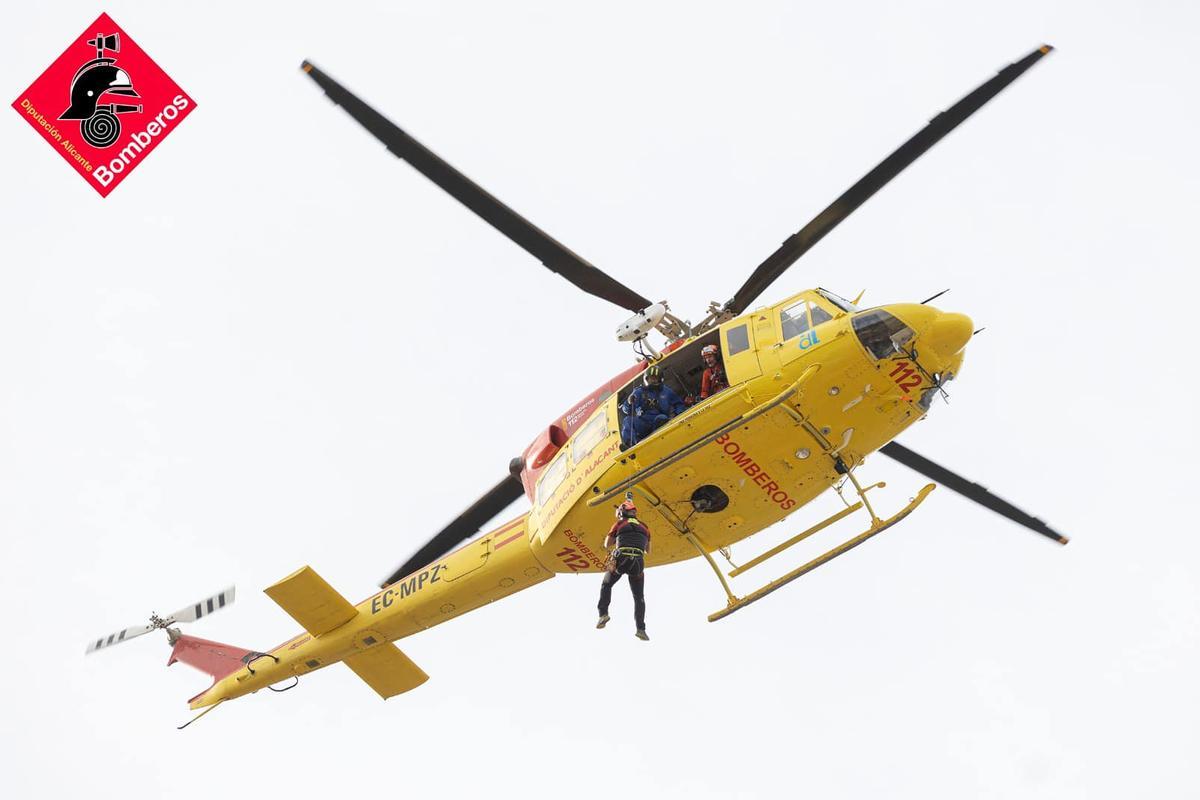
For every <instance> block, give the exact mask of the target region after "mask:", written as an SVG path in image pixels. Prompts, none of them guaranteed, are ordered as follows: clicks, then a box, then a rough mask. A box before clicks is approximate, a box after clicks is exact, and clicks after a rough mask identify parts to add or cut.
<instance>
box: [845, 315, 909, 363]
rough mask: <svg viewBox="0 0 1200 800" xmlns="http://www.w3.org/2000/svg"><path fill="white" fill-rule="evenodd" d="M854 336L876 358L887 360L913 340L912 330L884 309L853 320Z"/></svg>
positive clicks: (858, 316)
mask: <svg viewBox="0 0 1200 800" xmlns="http://www.w3.org/2000/svg"><path fill="white" fill-rule="evenodd" d="M850 322H851V324H852V325H853V326H854V334H855V335H856V336H858V340H859V341H860V342H862V345H863V347H865V348H867V352H868V353H870V354H871V355H872V356H873V357H874V358H876V359H880V358H887V357H889V356H892V355H895V354H896V353H899V352H901V348H902V347H904V346H905V345H907V344H908V342H909V341H911V340H912V338H913V336H914V333H913V330H912V328H910V327H908V326H907V325H905V324H904V323H903V322H901V321H900V320H898V319H896V318H895V317H893V316H892V315H891V314H889V313H888V312H886V311H883V310H882V309H878V308H876V309H874V310H872V311H866V312H863V313H862V314H859V315H857V316H855V317H854V318H853V319H851V321H850Z"/></svg>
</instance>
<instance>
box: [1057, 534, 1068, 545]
mask: <svg viewBox="0 0 1200 800" xmlns="http://www.w3.org/2000/svg"><path fill="white" fill-rule="evenodd" d="M1070 542H1071V540H1070V538H1068V537H1066V536H1059V537H1058V543H1059V544H1061V545H1064V546H1066V545H1067V544H1070Z"/></svg>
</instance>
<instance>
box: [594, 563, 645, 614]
mask: <svg viewBox="0 0 1200 800" xmlns="http://www.w3.org/2000/svg"><path fill="white" fill-rule="evenodd" d="M642 569H643V563H642V557H641V556H628V555H622V554H618V555H617V559H616V563H615V564H613V566H612V569H610V570H609V571H608V572H606V573H604V580H602V581H601V582H600V605H599V608H600V615H601V616H604V615H605V614H607V613H608V604H609V603H610V602H611V601H612V587H613V585H614V584H615V583H616V582H617V581H619V580H621V576H622V575H628V576H629V588H630V590H631V591H632V592H633V618H634V620H635V621H636V622H637V629H638V630H639V631H641V630H645V629H646V597H645V595H644V594H643V590H644V588H645V586H646V575H645V573H644V572H643V571H642Z"/></svg>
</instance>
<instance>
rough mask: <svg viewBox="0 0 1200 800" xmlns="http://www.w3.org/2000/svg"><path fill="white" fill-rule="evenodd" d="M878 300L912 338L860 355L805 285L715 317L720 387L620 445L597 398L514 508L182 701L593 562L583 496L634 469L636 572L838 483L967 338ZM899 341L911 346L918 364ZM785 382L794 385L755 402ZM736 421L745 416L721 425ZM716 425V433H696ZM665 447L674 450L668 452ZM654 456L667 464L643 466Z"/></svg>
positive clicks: (606, 509) (907, 415) (948, 366)
mask: <svg viewBox="0 0 1200 800" xmlns="http://www.w3.org/2000/svg"><path fill="white" fill-rule="evenodd" d="M800 301H807V302H808V303H809V304H810V307H812V308H814V309H815V308H821V309H824V310H825V311H826V312H827V314H824V315H822V316H823V317H824V316H832V319H828V320H827V321H825V322H821V323H819V324H815V325H812V326H810V327H809V328H808V330H806V331H805V332H803V333H802V334H799V335H794V334H793V335H789V333H788V331H787V330H786V329H785V325H786V322H787V318H786V316H785V315H784V313H783V312H784V310H785V309H791V308H795V305H796V304H797V303H798V302H800ZM881 310H883V311H886V312H888V313H890V314H891V315H893V316H894V317H895V318H897V319H899V320H900V321H901V322H903V323H904V324H905V325H906V326H907V327H908V328H909V329H911V331H912V334H913V336H912V337H911V338H909V339H907V340H905V341H903V342H902V343H901V344H902V347H901V348H899V349H897V350H895V351H894V352H891V353H888V354H886V356H884V357H876V356H874V355H872V354H871V353H870V352H868V349H867V348H866V347H865V346H864V343H863V341H861V340H860V337H859V336H858V335H856V333H855V331H854V329H853V327H852V324H851V317H852V315H851V314H848V313H846V312H843V311H841V310H840V309H838V307H837V306H836V305H834V304H833V303H831V302H830V301H829V300H828V299H827V298H825V297H824V296H822V295H820V294H819V293H817V292H815V291H809V292H803V293H801V294H799V295H796V296H794V297H791V298H788V299H787V300H785V301H783V302H781V303H779V304H777V305H775V306H771V307H768V308H764V309H759V310H756V311H754V312H752V313H749V314H745V315H743V316H741V317H738V318H736V319H733V320H730V321H728V322H726V323H724V324H722V325H721V327H720V345H721V353H722V354H723V361H724V365H725V369H726V373H727V375H728V378H729V384H730V387H729V388H728V389H726V390H725V391H723V392H720V393H719V394H717V395H715V396H714V397H711V398H709V399H708V400H705V401H702V402H700V403H697V404H696V405H694V406H692V407H691V408H689V409H687V410H686V411H685V412H683V413H682V414H680V415H679V416H677V417H675V418H674V419H672V420H670V421H669V422H668V423H667V424H665V425H664V426H663V427H662V428H660V429H659V430H657V431H656V432H654V433H653V434H652V435H650V436H649V437H648V438H646V439H644V440H643V441H641V442H640V443H639V444H637V445H636V446H635V447H632V448H630V449H626V450H622V448H621V446H620V444H621V438H620V434H619V420H618V400H619V396H618V395H617V394H613V395H611V396H609V397H608V398H607V399H604V400H603V401H602V402H600V403H598V404H597V407H596V409H595V411H594V412H592V414H591V416H590V418H589V420H588V421H587V422H584V423H582V424H580V425H579V426H578V427H576V428H575V429H574V432H573V435H572V437H571V439H570V440H569V441H567V443H566V444H565V445H563V446H562V448H561V449H560V450H559V452H558V453H557V454H556V455H555V456H554V458H553V460H552V461H550V462H549V463H547V465H546V466H545V468H544V469H542V470H541V472H540V475H539V478H538V483H537V486H536V490H535V492H534V504H533V508H532V509H531V511H530V512H529V513H528V514H525V515H523V516H521V517H520V518H518V519H516V520H513V521H510V522H508V523H506V524H504V525H501V526H500V527H498V528H496V529H495V530H492V531H490V532H488V533H486V534H484V535H483V536H481V537H479V538H478V539H475V540H474V541H472V542H470V543H468V544H466V545H464V546H463V547H461V548H459V549H458V550H456V551H454V552H453V553H450V554H449V555H447V556H444V557H442V558H440V559H438V560H437V561H436V562H435V563H433V564H431V565H430V566H428V567H426V568H424V569H423V570H421V571H420V572H418V573H415V574H414V575H411V576H409V577H407V578H405V579H403V580H401V581H399V582H397V583H395V584H392V585H391V586H389V587H388V588H386V589H384V590H383V591H381V592H378V593H376V594H374V595H372V596H371V597H369V598H368V599H366V600H364V601H362V602H361V603H359V604H358V605H357V606H355V609H356V611H357V614H356V615H355V616H354V617H353V618H352V619H351V620H350V621H349V622H347V623H346V624H343V625H341V626H340V627H338V628H336V629H334V630H332V631H329V632H328V633H325V634H323V635H321V636H317V637H313V636H310V635H308V634H302V635H300V636H297V637H295V638H294V639H292V640H290V641H288V642H285V643H284V644H282V645H280V646H279V647H277V648H276V649H274V650H273V651H271V656H273V657H274V658H278V662H275V661H274V660H272V659H271V658H263V659H259V660H256V661H255V662H254V664H253V667H254V671H253V673H251V672H250V671H249V670H246V669H243V670H239V671H238V672H236V673H234V674H233V675H230V676H228V677H226V678H224V679H223V680H221V681H219V682H217V683H216V684H215V685H214V686H213V687H212V688H211V689H210V690H209V691H207V692H205V693H203V694H201V695H200V696H198V697H197V698H195V699H194V700H193V702H192V705H193V707H201V706H207V705H212V704H213V703H215V702H218V701H220V700H223V699H230V698H233V697H237V696H240V695H243V694H246V693H248V692H252V691H256V690H258V689H260V688H262V687H263V686H265V685H268V684H274V683H278V682H279V681H282V680H284V679H285V678H289V677H291V676H293V675H304V674H306V673H308V672H312V671H314V670H317V669H321V668H323V667H326V666H328V665H330V664H334V663H337V662H339V661H341V660H343V659H345V658H347V657H350V656H354V655H355V654H356V653H359V652H362V651H364V650H366V649H367V648H368V647H369V646H371V645H372V644H374V643H376V642H382V641H394V640H397V639H401V638H404V637H406V636H409V635H411V634H413V633H416V632H418V631H421V630H423V629H425V628H430V627H432V626H434V625H437V624H438V623H441V622H444V621H446V620H449V619H452V618H454V617H456V616H458V615H460V614H463V613H466V612H467V611H471V610H473V609H476V608H479V607H481V606H483V605H486V604H487V603H490V602H493V601H495V600H498V599H500V598H502V597H505V596H507V595H510V594H513V593H515V592H518V591H520V590H522V589H525V588H528V587H530V586H532V585H534V584H536V583H540V582H542V581H544V580H546V579H547V578H550V577H552V576H553V575H554V574H556V573H560V572H598V571H601V570H603V569H604V567H605V559H606V555H607V554H606V551H605V548H604V539H605V536H606V535H607V533H608V531H609V528H610V526H611V523H612V520H613V506H614V505H615V504H616V503H618V502H619V501H620V498H616V499H613V500H612V501H611V502H607V501H601V502H598V501H597V500H598V498H603V497H604V496H605V494H606V493H607V492H609V490H610V489H612V488H613V487H618V486H620V485H621V484H622V481H625V480H627V479H631V478H636V477H637V476H638V475H639V474H640V473H646V477H645V478H644V479H639V480H636V482H635V483H634V484H633V486H632V488H633V490H634V492H635V495H636V496H637V502H638V504H639V507H640V508H639V511H640V513H639V517H640V518H641V519H642V520H643V521H645V522H647V524H648V525H649V526H650V529H651V532H652V536H653V538H652V545H653V546H652V550H651V553H650V555H649V556H648V558H647V566H657V565H660V564H667V563H671V562H675V561H680V560H683V559H687V558H693V557H695V556H697V555H699V553H698V552H697V550H696V547H695V545H693V544H692V543H691V542H689V541H688V539H686V538H684V534H685V533H686V534H690V535H691V536H692V537H694V539H695V540H696V541H698V542H700V543H701V544H702V546H703V547H704V549H705V550H706V551H708V552H712V551H715V550H716V549H717V548H720V547H726V546H728V545H731V544H733V543H735V542H737V541H739V540H741V539H744V538H746V537H747V536H750V535H752V534H754V533H757V532H758V531H761V530H763V529H764V528H767V527H768V526H770V525H773V524H775V523H776V522H779V521H780V520H782V519H783V518H784V517H786V516H788V515H789V514H791V513H792V512H794V511H795V510H797V509H799V508H801V507H803V506H804V505H805V504H806V503H808V502H809V501H811V500H812V499H814V498H815V497H817V496H818V495H819V494H821V493H822V492H824V491H825V490H826V489H828V488H830V487H831V486H832V485H834V484H835V483H836V482H837V481H838V480H840V479H841V478H842V477H843V476H842V474H841V473H839V471H838V469H837V465H836V463H835V459H834V458H832V457H830V455H829V454H828V451H829V449H830V448H831V447H832V448H835V449H837V451H838V455H839V456H840V457H841V459H842V462H843V464H844V465H845V466H848V467H850V468H853V467H855V466H857V465H858V464H860V463H861V462H862V460H863V459H864V458H865V457H866V456H867V455H868V454H869V453H871V452H873V451H875V450H877V449H878V448H880V447H881V446H883V445H884V444H886V443H888V442H889V441H891V440H892V439H893V438H895V437H896V436H897V435H898V434H899V433H900V432H901V431H903V430H904V429H905V428H907V427H908V426H909V425H911V424H912V423H913V422H915V421H916V420H918V419H920V418H921V417H922V416H924V414H925V413H926V410H927V408H928V405H927V401H928V399H929V395H928V394H927V393H929V392H932V391H933V387H932V382H931V379H930V376H931V375H933V374H935V373H937V374H940V375H942V376H946V375H948V374H954V373H957V372H958V371H959V369H960V366H961V363H962V349H963V346H964V345H965V344H966V342H967V340H968V339H969V337H970V333H971V322H970V320H969V319H968V318H966V317H964V316H962V315H960V314H945V313H943V312H939V311H937V310H936V309H933V308H930V307H928V306H923V305H894V306H886V307H882V309H881ZM816 319H817V317H816V315H815V312H813V317H812V320H813V321H816ZM731 334H732V335H733V340H732V341H731V339H730V336H731ZM680 349H682V348H680ZM902 350H903V351H904V352H907V353H910V354H915V355H916V356H917V360H918V361H919V364H920V368H921V369H918V368H917V366H916V365H914V364H912V363H910V362H911V360H910V359H908V358H907V357H906V356H905V355H904V352H901V351H902ZM676 352H678V350H677V351H676ZM667 358H668V359H670V358H671V356H667ZM801 376H805V377H804V379H803V380H802V381H800V384H799V387H798V390H797V391H796V392H795V394H794V395H791V396H789V397H788V399H787V400H786V401H784V402H782V403H780V404H779V405H777V406H773V407H771V408H770V409H769V410H767V411H765V412H763V411H762V410H761V409H762V408H763V407H764V405H769V404H770V403H769V401H771V400H772V398H777V397H778V396H779V395H780V393H781V392H783V391H784V390H785V389H787V388H788V387H790V386H793V384H796V383H797V381H799V380H800V379H801ZM923 397H924V398H925V400H926V405H922V398H923ZM756 409H758V410H759V413H758V414H757V416H755V415H754V414H755V410H756ZM747 416H749V417H751V418H750V419H749V421H747V422H746V423H745V424H739V425H736V426H734V427H732V428H729V427H728V424H729V423H730V422H731V421H733V420H736V419H738V418H739V417H743V418H745V417H747ZM598 419H602V420H604V422H597V420H598ZM590 423H593V424H590ZM722 427H726V428H727V430H726V432H724V433H722V434H720V435H718V436H716V437H713V438H711V439H710V440H708V441H703V440H705V438H706V436H708V435H709V434H711V433H712V432H713V431H716V430H718V429H720V428H722ZM700 441H703V444H701V445H700V446H698V447H694V448H693V449H691V450H689V445H693V446H694V445H695V444H696V443H697V442H700ZM681 451H684V452H686V455H684V456H683V457H681V458H677V459H675V460H671V457H672V456H673V454H678V453H679V452H681ZM664 460H667V461H669V462H670V463H669V465H668V466H665V467H662V468H657V469H653V470H651V469H648V468H650V467H653V466H654V465H656V464H661V463H663V462H664ZM551 484H553V485H551ZM699 487H717V489H719V490H720V492H723V493H724V494H725V495H726V496H727V497H728V504H727V505H726V506H725V507H724V508H723V509H721V510H719V511H712V512H696V510H695V506H694V505H693V496H694V493H695V492H696V491H697V489H698V488H699Z"/></svg>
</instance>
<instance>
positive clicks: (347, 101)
mask: <svg viewBox="0 0 1200 800" xmlns="http://www.w3.org/2000/svg"><path fill="white" fill-rule="evenodd" d="M300 68H301V69H303V70H304V71H305V72H306V73H308V77H310V78H312V79H313V80H314V81H316V82H317V85H318V86H320V87H321V88H322V89H324V90H325V94H327V95H328V96H329V99H330V100H332V101H333V102H334V103H336V104H337V105H339V106H341V107H342V108H344V109H345V110H346V113H348V114H349V115H350V116H352V117H354V119H355V120H356V121H357V122H358V123H359V124H360V125H362V126H363V127H364V128H366V129H367V130H368V131H369V132H370V133H371V135H372V136H374V137H375V138H376V139H378V140H379V141H381V142H383V144H384V145H385V146H386V147H387V149H388V150H390V151H391V152H392V155H394V156H396V157H397V158H400V159H403V160H404V161H407V162H408V163H409V164H411V165H412V166H413V167H415V168H416V170H417V171H418V172H420V173H421V174H422V175H424V176H425V177H426V178H428V179H429V180H431V181H433V182H434V183H436V184H437V185H438V186H440V187H441V188H442V189H444V190H445V191H446V192H448V193H449V194H450V196H452V197H453V198H454V199H455V200H458V202H460V203H462V204H463V205H464V206H466V207H467V208H469V209H471V210H472V211H474V212H475V213H476V214H478V215H479V216H480V217H482V218H483V219H484V220H485V221H487V222H488V223H489V224H490V225H491V226H492V227H493V228H495V229H496V230H498V231H500V232H501V233H503V234H504V235H505V236H507V237H508V238H509V239H511V240H512V241H514V242H516V243H517V244H518V245H520V246H521V247H523V248H524V249H525V250H526V251H527V252H528V253H530V254H531V255H533V256H534V257H535V258H537V259H538V260H539V261H541V262H542V263H543V264H545V265H546V267H547V268H549V269H550V270H551V271H552V272H557V273H558V274H559V275H561V276H563V277H564V278H566V279H567V280H568V281H570V282H571V283H573V284H575V285H576V286H578V287H579V288H580V289H583V290H584V291H585V292H587V293H588V294H593V295H595V296H596V297H600V298H603V299H604V300H607V301H609V302H610V303H615V304H616V305H618V306H621V307H622V308H627V309H629V310H630V311H635V312H636V311H641V310H642V309H644V308H646V306H648V305H650V301H649V300H647V299H646V298H645V297H642V296H641V295H640V294H638V293H637V292H635V291H633V290H632V289H630V288H629V287H628V286H625V285H624V284H623V283H621V282H620V281H618V280H617V279H615V278H613V277H612V276H611V275H608V274H606V273H604V272H602V271H600V270H599V269H597V268H596V267H594V266H592V265H591V264H589V263H588V262H587V261H586V260H584V259H583V258H582V257H581V256H579V255H577V254H575V253H573V252H571V251H570V250H569V249H567V248H566V247H565V246H564V245H563V244H562V243H560V242H558V241H557V240H555V239H554V238H552V237H551V236H550V235H549V234H548V233H546V232H545V231H543V230H542V229H541V228H539V227H537V226H536V225H534V224H533V223H532V222H530V221H529V220H527V219H525V218H524V217H522V216H521V215H520V214H518V213H517V212H515V211H513V210H512V209H511V208H509V207H508V206H506V205H504V203H502V202H500V201H499V200H497V199H496V198H495V197H493V196H492V195H491V194H489V193H488V192H487V191H485V190H484V189H483V187H481V186H480V185H479V184H477V183H475V182H474V181H472V180H471V179H470V178H468V177H467V176H466V175H463V174H462V173H461V172H459V171H458V170H456V169H455V168H454V167H452V166H450V165H449V164H447V163H446V162H445V161H443V160H442V159H441V158H439V157H438V156H437V155H436V154H435V153H434V152H433V151H432V150H430V149H429V148H427V147H425V145H423V144H421V143H420V142H418V141H417V140H416V139H414V138H413V137H411V136H409V135H408V134H407V133H405V132H404V131H403V130H401V129H400V127H399V126H397V125H396V124H395V123H394V122H391V121H390V120H388V119H387V118H386V117H384V116H383V115H382V114H380V113H379V112H378V111H376V110H375V109H373V108H371V107H370V106H369V105H367V104H366V103H364V102H363V101H362V100H360V99H358V97H356V96H355V95H354V94H352V93H351V92H350V91H349V90H347V89H346V88H345V87H344V86H342V85H341V84H340V83H338V82H337V81H335V80H334V79H333V78H330V77H329V76H328V75H326V74H325V73H324V72H322V71H321V70H320V69H318V68H317V67H315V66H313V65H312V64H311V63H309V62H308V61H305V62H304V63H303V64H301V65H300Z"/></svg>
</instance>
